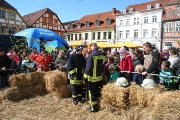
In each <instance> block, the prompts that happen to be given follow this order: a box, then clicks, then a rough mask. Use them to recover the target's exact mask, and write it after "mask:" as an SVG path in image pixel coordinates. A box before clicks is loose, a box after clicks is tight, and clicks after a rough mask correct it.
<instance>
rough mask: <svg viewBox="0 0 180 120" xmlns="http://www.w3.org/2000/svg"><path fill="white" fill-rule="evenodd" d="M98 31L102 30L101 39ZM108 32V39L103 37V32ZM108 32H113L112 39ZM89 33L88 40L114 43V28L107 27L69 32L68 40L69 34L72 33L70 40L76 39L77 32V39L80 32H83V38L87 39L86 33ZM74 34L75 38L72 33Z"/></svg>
mask: <svg viewBox="0 0 180 120" xmlns="http://www.w3.org/2000/svg"><path fill="white" fill-rule="evenodd" d="M98 32H100V39H98ZM104 32H106V39H103V33H104ZM108 32H111V39H108ZM86 33H88V39H87V42H90V43H92V42H98V41H101V42H108V43H114V37H115V34H114V28H107V29H95V30H86V31H75V32H67V34H66V39H67V40H68V37H67V36H68V35H70V41H74V40H75V34H77V40H80V39H79V34H81V39H83V40H85V34H86ZM93 33H95V39H94V40H93ZM72 34H73V38H72V39H71V35H72Z"/></svg>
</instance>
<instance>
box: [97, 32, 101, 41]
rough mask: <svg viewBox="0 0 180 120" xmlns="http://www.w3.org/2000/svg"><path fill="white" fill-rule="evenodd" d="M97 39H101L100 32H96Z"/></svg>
mask: <svg viewBox="0 0 180 120" xmlns="http://www.w3.org/2000/svg"><path fill="white" fill-rule="evenodd" d="M97 39H98V40H99V39H101V32H98V38H97Z"/></svg>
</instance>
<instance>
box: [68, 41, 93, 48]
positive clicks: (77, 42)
mask: <svg viewBox="0 0 180 120" xmlns="http://www.w3.org/2000/svg"><path fill="white" fill-rule="evenodd" d="M82 43H83V40H77V41H71V42H69V43H68V44H69V46H71V47H76V46H78V45H82ZM86 44H87V45H90V43H88V42H86Z"/></svg>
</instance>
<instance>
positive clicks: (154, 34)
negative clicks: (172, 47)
mask: <svg viewBox="0 0 180 120" xmlns="http://www.w3.org/2000/svg"><path fill="white" fill-rule="evenodd" d="M155 37H156V28H153V29H152V38H155Z"/></svg>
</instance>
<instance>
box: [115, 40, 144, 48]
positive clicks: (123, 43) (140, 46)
mask: <svg viewBox="0 0 180 120" xmlns="http://www.w3.org/2000/svg"><path fill="white" fill-rule="evenodd" d="M117 44H119V45H121V47H122V46H126V47H130V48H142V47H143V46H142V45H140V44H136V43H133V42H130V41H126V42H118V43H117Z"/></svg>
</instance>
